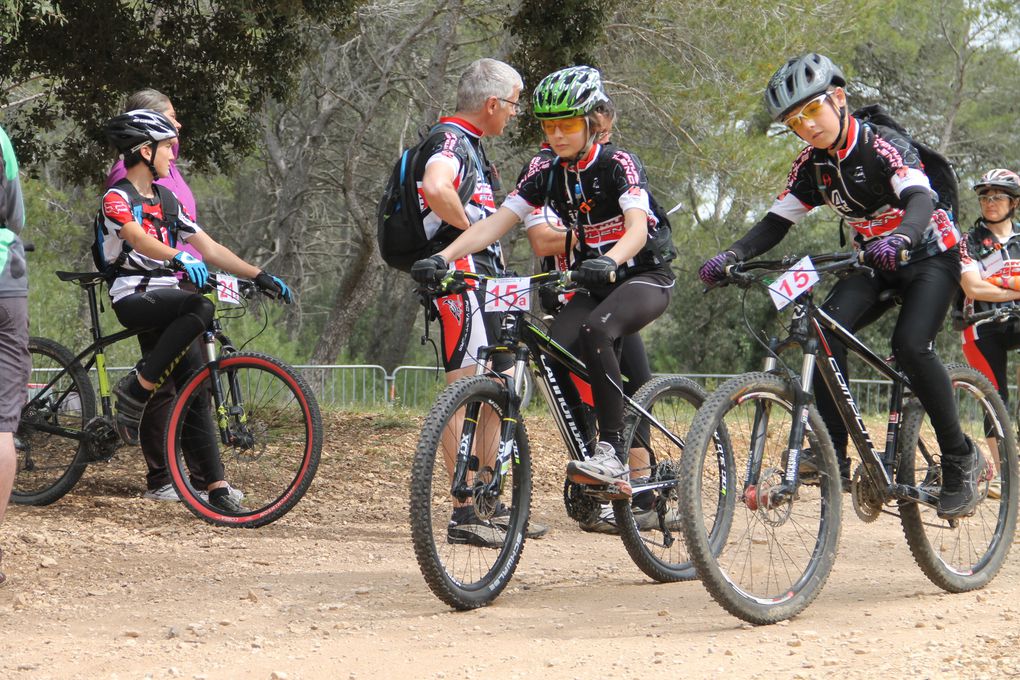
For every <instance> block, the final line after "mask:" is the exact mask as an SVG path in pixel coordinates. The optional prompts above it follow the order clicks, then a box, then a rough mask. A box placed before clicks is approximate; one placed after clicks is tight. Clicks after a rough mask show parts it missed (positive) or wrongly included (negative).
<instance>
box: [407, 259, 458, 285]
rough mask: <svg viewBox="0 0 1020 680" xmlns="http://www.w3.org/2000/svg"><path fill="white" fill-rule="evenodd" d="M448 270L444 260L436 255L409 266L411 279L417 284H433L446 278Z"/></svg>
mask: <svg viewBox="0 0 1020 680" xmlns="http://www.w3.org/2000/svg"><path fill="white" fill-rule="evenodd" d="M449 269H450V268H449V266H448V265H447V264H446V258H444V257H443V256H442V255H440V254H438V253H436V254H435V255H433V256H432V257H429V258H426V259H424V260H418V261H417V262H415V263H414V264H413V265H411V278H412V279H414V280H415V281H416V282H418V283H435V282H437V281H439V279H441V278H443V277H444V276H446V272H448V271H449Z"/></svg>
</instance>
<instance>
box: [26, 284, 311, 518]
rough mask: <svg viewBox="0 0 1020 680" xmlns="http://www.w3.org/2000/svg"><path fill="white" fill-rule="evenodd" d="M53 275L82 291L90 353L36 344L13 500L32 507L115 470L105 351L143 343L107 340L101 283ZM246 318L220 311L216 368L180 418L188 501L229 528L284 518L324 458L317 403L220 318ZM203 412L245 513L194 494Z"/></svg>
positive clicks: (184, 404) (213, 357)
mask: <svg viewBox="0 0 1020 680" xmlns="http://www.w3.org/2000/svg"><path fill="white" fill-rule="evenodd" d="M56 274H57V277H58V278H59V279H60V280H61V281H68V282H71V283H74V284H75V285H78V286H80V287H81V288H82V289H84V290H85V292H86V294H87V297H88V307H89V315H90V320H91V325H90V331H91V334H92V340H93V342H92V344H90V345H89V346H88V347H87V348H85V349H84V350H82V351H81V352H79V353H78V354H77V355H76V354H74V353H73V352H71V350H69V349H67V348H66V347H64V346H63V345H61V344H59V343H57V342H54V341H53V340H48V339H46V338H35V337H33V338H30V339H29V352H30V354H31V355H32V374H31V376H30V378H29V384H28V394H29V400H28V403H27V404H25V407H24V408H23V409H22V412H21V422H20V423H19V424H18V431H17V433H16V435H15V446H16V449H17V475H16V476H15V479H14V489H13V491H12V492H11V500H13V501H14V502H15V503H22V504H26V505H48V504H50V503H53V502H55V501H57V500H58V499H60V498H61V497H62V496H63V495H64V494H66V493H67V492H68V491H70V490H71V489H72V488H73V487H74V485H75V484H77V483H78V480H79V479H81V476H82V474H83V473H84V472H85V468H86V466H87V465H88V464H89V463H94V462H99V461H107V460H110V459H111V458H112V457H113V455H114V454H115V452H116V451H117V449H118V448H120V447H121V446H122V445H123V442H122V441H121V439H120V436H119V435H118V434H117V431H116V429H115V428H114V425H113V423H114V412H113V406H112V399H111V394H112V392H111V382H110V377H109V374H108V373H107V370H106V354H105V349H106V347H108V346H109V345H112V344H114V343H116V342H120V341H121V340H125V339H127V338H131V337H134V336H136V335H138V334H139V333H140V332H141V331H139V330H123V331H120V332H117V333H112V334H110V335H103V333H102V330H101V328H100V323H99V322H100V317H99V301H98V292H99V291H98V289H99V286H100V284H101V283H102V282H103V281H105V278H104V277H103V275H102V274H97V273H95V272H84V273H72V272H57V273H56ZM223 280H224V282H226V281H227V280H228V279H227V278H226V277H223ZM230 280H232V279H230ZM236 281H237V284H238V290H237V291H236V292H237V295H236V296H232V299H235V300H236V302H237V303H241V302H257V301H258V294H259V292H260V291H259V290H258V288H257V287H256V286H255V284H254V283H253V282H251V281H245V280H242V279H237V280H236ZM217 285H219V284H218V282H217V279H216V277H215V276H213V277H210V282H209V285H208V287H207V289H206V291H205V293H206V295H207V296H208V297H209V298H210V300H212V302H213V303H214V304H216V303H217V293H216V286H217ZM245 312H246V307H245V306H243V305H242V306H240V307H238V306H224V305H220V304H217V305H216V314H215V318H214V321H213V325H212V328H210V329H209V330H208V331H207V332H206V333H205V335H204V337H203V338H202V342H203V343H204V346H205V356H206V357H208V363H207V364H205V365H204V366H202V367H201V368H200V369H199V370H197V371H196V372H195V373H194V374H192V375H191V377H190V378H188V380H187V381H186V383H185V384H184V385H183V386H182V388H181V389H180V390H179V391H178V393H177V396H176V398H175V399H174V402H173V404H172V406H171V411H170V416H169V421H168V425H167V431H166V442H167V447H166V450H167V452H168V456H167V468H168V470H169V472H170V476H171V481H172V482H173V485H174V488H175V489H176V490H177V493H178V494H179V495H180V497H181V500H182V501H183V502H184V504H185V505H186V506H187V507H188V509H189V510H191V512H193V513H194V514H195V515H197V516H198V517H201V518H202V519H204V520H206V521H207V522H210V523H212V524H219V525H223V526H239V527H257V526H262V525H264V524H268V523H270V522H272V521H274V520H276V519H279V518H280V517H282V516H283V515H284V514H286V513H287V512H288V511H290V509H291V508H293V507H294V505H295V504H297V502H298V501H299V500H301V497H302V496H304V494H305V491H307V490H308V486H309V485H310V484H311V482H312V479H313V478H314V477H315V471H316V469H317V467H318V464H319V456H320V452H321V449H322V419H321V416H320V414H319V406H318V403H317V402H316V400H315V396H314V394H313V393H312V391H311V389H310V388H309V387H308V385H307V384H306V383H305V381H304V379H302V378H301V376H299V375H298V374H297V372H296V371H295V370H294V369H293V368H291V367H290V366H288V365H287V364H285V363H283V362H282V361H280V360H279V359H275V358H273V357H270V356H268V355H265V354H257V353H254V352H238V351H237V350H236V348H235V347H234V345H233V343H232V342H231V341H230V339H229V338H228V337H227V336H226V335H225V334H224V333H223V330H222V328H221V326H220V319H221V318H229V317H231V316H237V315H240V314H244V313H245ZM217 343H218V344H219V351H217ZM83 362H84V363H83ZM93 369H94V370H95V372H96V380H97V382H98V384H99V409H100V411H99V413H98V414H97V408H96V407H97V403H96V394H95V389H94V388H93V385H92V381H91V380H90V378H89V372H90V371H91V370H93ZM201 404H205V406H204V408H208V409H210V416H211V418H212V422H214V423H215V425H216V427H217V434H218V438H219V454H220V458H221V461H222V463H223V466H224V469H225V472H226V479H227V480H229V481H230V482H231V484H232V485H233V486H235V487H236V488H237V489H239V490H240V491H242V492H243V494H244V498H242V499H241V506H242V510H241V512H239V513H229V512H226V511H224V510H221V509H219V508H216V507H213V506H212V505H211V504H210V503H209V500H208V497H207V496H206V495H205V492H204V491H203V490H199V489H196V488H195V487H194V486H193V485H192V483H191V480H190V475H189V472H188V467H187V464H186V462H185V457H184V448H185V447H186V446H187V445H188V441H189V439H190V438H191V437H192V434H193V433H192V431H191V429H190V428H191V427H194V424H195V423H196V419H194V418H189V417H188V414H189V412H191V411H192V409H193V408H194V407H196V405H201ZM206 422H208V421H206ZM196 438H201V435H198V436H197V437H196Z"/></svg>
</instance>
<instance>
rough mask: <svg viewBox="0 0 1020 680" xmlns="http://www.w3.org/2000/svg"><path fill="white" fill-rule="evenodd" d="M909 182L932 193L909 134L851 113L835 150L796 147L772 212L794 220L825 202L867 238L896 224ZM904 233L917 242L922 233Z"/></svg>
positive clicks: (877, 234)
mask: <svg viewBox="0 0 1020 680" xmlns="http://www.w3.org/2000/svg"><path fill="white" fill-rule="evenodd" d="M913 187H918V188H920V189H923V190H925V191H926V192H928V193H929V194H930V193H931V184H930V183H929V181H928V177H927V176H926V175H925V174H924V169H923V166H922V164H921V158H920V156H918V154H917V151H916V150H915V149H914V146H913V145H912V144H911V143H910V140H909V139H907V138H906V137H904V136H903V135H901V134H899V133H898V132H896V131H895V130H892V129H890V128H884V127H879V126H875V125H871V124H865V123H861V122H860V121H858V120H857V119H856V118H852V117H851V118H850V120H849V123H848V131H847V141H846V144H845V145H844V146H843V148H841V149H839V150H838V151H837V152H836V154H835V155H834V156H833V155H830V154H829V153H828V152H827V151H826V150H825V149H817V148H815V147H813V146H809V147H807V148H805V149H804V150H803V151H802V152H801V153H800V155H799V156H798V157H797V160H795V161H794V163H793V168H792V169H791V170H790V175H789V177H788V178H787V183H786V189H785V190H784V191H783V192H782V193H781V194H780V195H779V196H778V197H777V198H776V202H775V203H774V204H773V205H772V208H771V210H770V212H773V213H775V214H777V215H779V216H781V217H785V218H787V219H788V220H790V221H791V222H797V221H798V220H799V219H800V218H802V217H803V216H804V215H806V214H807V213H808V212H810V211H811V210H812V209H813V208H816V207H818V206H821V205H829V206H831V207H832V208H833V209H834V210H835V211H836V212H837V213H839V214H840V215H841V216H843V217H845V218H846V220H847V222H848V223H849V224H850V226H851V227H853V228H854V229H855V230H856V231H857V232H858V233H859V234H860V235H861V237H863V238H864V239H870V238H873V237H875V236H883V235H885V234H887V233H889V232H892V231H893V230H895V229H896V228H897V227H899V226H900V224H901V222H902V220H903V208H904V204H903V200H902V197H903V194H904V192H905V191H907V190H908V189H911V188H913ZM907 236H910V237H912V238H911V240H912V241H913V242H914V243H915V244H916V243H918V242H919V240H920V236H921V233H917V234H907Z"/></svg>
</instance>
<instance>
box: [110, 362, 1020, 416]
mask: <svg viewBox="0 0 1020 680" xmlns="http://www.w3.org/2000/svg"><path fill="white" fill-rule="evenodd" d="M129 368H130V367H127V366H118V367H111V368H109V371H110V374H111V379H112V380H114V381H116V379H117V378H118V377H119V376H120V375H121V374H123V373H124V372H125V371H127V370H129ZM294 368H296V369H298V371H299V372H300V373H301V375H302V376H303V377H304V378H305V380H306V381H307V382H308V384H309V385H310V386H311V388H312V391H313V392H314V393H315V396H316V398H317V399H318V401H319V404H320V405H322V406H328V407H334V408H337V407H339V408H347V407H353V406H381V405H397V406H404V407H407V408H413V409H427V408H428V407H429V406H430V405H431V404H432V402H433V401H434V400H435V398H436V395H438V394H439V392H440V391H442V389H443V388H444V387H446V380H445V378H444V375H443V371H442V369H441V368H440V369H437V368H436V367H434V366H398V367H397V368H396V369H394V371H393V373H387V372H386V369H384V368H383V367H382V366H378V365H375V364H327V365H313V364H300V365H297V366H295V367H294ZM90 373H91V377H92V379H93V383H94V382H95V369H93V370H92V371H90ZM682 375H684V376H685V377H687V378H690V379H691V380H695V381H697V382H699V383H701V384H702V385H704V386H705V387H706V389H708V390H709V391H711V390H713V389H715V388H716V387H718V386H719V385H721V384H722V383H723V382H725V381H726V380H729V379H730V378H732V377H733V376H734V375H735V374H731V373H684V374H682ZM850 384H851V386H852V389H853V394H854V398H855V399H856V400H857V404H858V406H859V407H860V409H861V411H862V412H864V413H871V414H876V413H882V412H885V411H886V409H888V407H889V395H890V392H889V388H890V386H891V385H892V383H890V382H889V381H888V380H873V379H864V378H851V380H850ZM1009 389H1010V395H1011V397H1010V398H1011V400H1015V399H1016V398H1017V394H1016V390H1017V388H1016V386H1015V385H1011V386H1010V388H1009ZM1013 403H1016V401H1013Z"/></svg>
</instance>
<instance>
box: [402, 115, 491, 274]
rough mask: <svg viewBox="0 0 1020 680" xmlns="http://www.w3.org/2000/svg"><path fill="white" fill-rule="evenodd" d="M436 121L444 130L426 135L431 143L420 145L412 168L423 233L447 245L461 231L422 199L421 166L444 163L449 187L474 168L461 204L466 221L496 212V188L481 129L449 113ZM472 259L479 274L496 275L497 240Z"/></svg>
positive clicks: (455, 184) (457, 184) (422, 170)
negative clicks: (468, 195)
mask: <svg viewBox="0 0 1020 680" xmlns="http://www.w3.org/2000/svg"><path fill="white" fill-rule="evenodd" d="M439 122H440V123H443V124H444V125H445V126H447V129H446V130H445V131H444V132H442V134H436V135H434V136H433V137H431V138H430V142H431V144H430V145H429V146H427V147H424V148H423V153H422V154H420V158H421V160H420V161H419V163H418V165H417V166H416V167H415V169H414V173H415V178H416V179H417V181H418V196H419V198H420V200H421V204H420V208H421V211H422V225H423V227H424V229H425V235H426V236H427V237H428V238H429V239H430V240H433V241H434V242H435V243H437V244H439V245H449V244H450V243H453V241H454V239H456V238H457V237H458V236H459V235H460V233H461V231H460V230H459V229H457V228H456V227H453V226H451V225H450V224H447V223H446V222H444V221H443V220H442V219H441V218H440V217H439V215H437V214H436V213H434V212H432V210H431V208H429V205H428V202H427V201H426V200H425V192H424V191H423V190H422V178H424V176H425V168H427V167H428V166H429V165H431V164H432V163H445V164H448V165H449V166H450V167H451V168H452V169H453V171H454V173H455V175H454V180H453V186H454V188H458V187H459V186H460V183H461V182H462V181H464V180H465V179H466V178H467V177H468V176H469V168H471V167H472V166H473V167H474V169H475V172H474V176H475V186H474V190H473V191H472V192H471V198H470V199H469V200H468V203H467V205H465V206H464V213H465V214H466V215H467V218H468V222H469V223H470V224H474V223H475V222H478V221H479V220H482V219H484V218H486V217H488V216H489V215H491V214H493V213H494V212H496V199H495V196H494V193H493V192H494V191H496V190H498V189H499V188H500V187H499V180H498V177H497V175H496V172H495V169H494V167H493V166H492V164H491V163H490V162H489V159H488V158H487V157H486V155H485V148H484V147H483V146H482V139H481V138H482V131H481V130H479V129H478V128H477V127H475V126H474V125H472V124H471V123H469V122H468V121H466V120H464V119H463V118H457V117H453V116H451V117H446V118H440V119H439ZM462 140H467V142H468V143H469V144H470V145H471V147H472V149H473V150H474V154H471V153H470V152H469V150H468V149H467V148H466V147H465V145H464V144H463V143H462ZM474 261H475V264H476V265H478V266H479V267H482V269H483V273H492V274H496V273H498V272H500V271H502V270H503V254H502V251H501V250H500V245H499V241H496V242H495V243H493V244H492V245H490V246H488V247H487V248H485V249H484V250H482V251H480V252H477V253H475V254H474Z"/></svg>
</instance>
